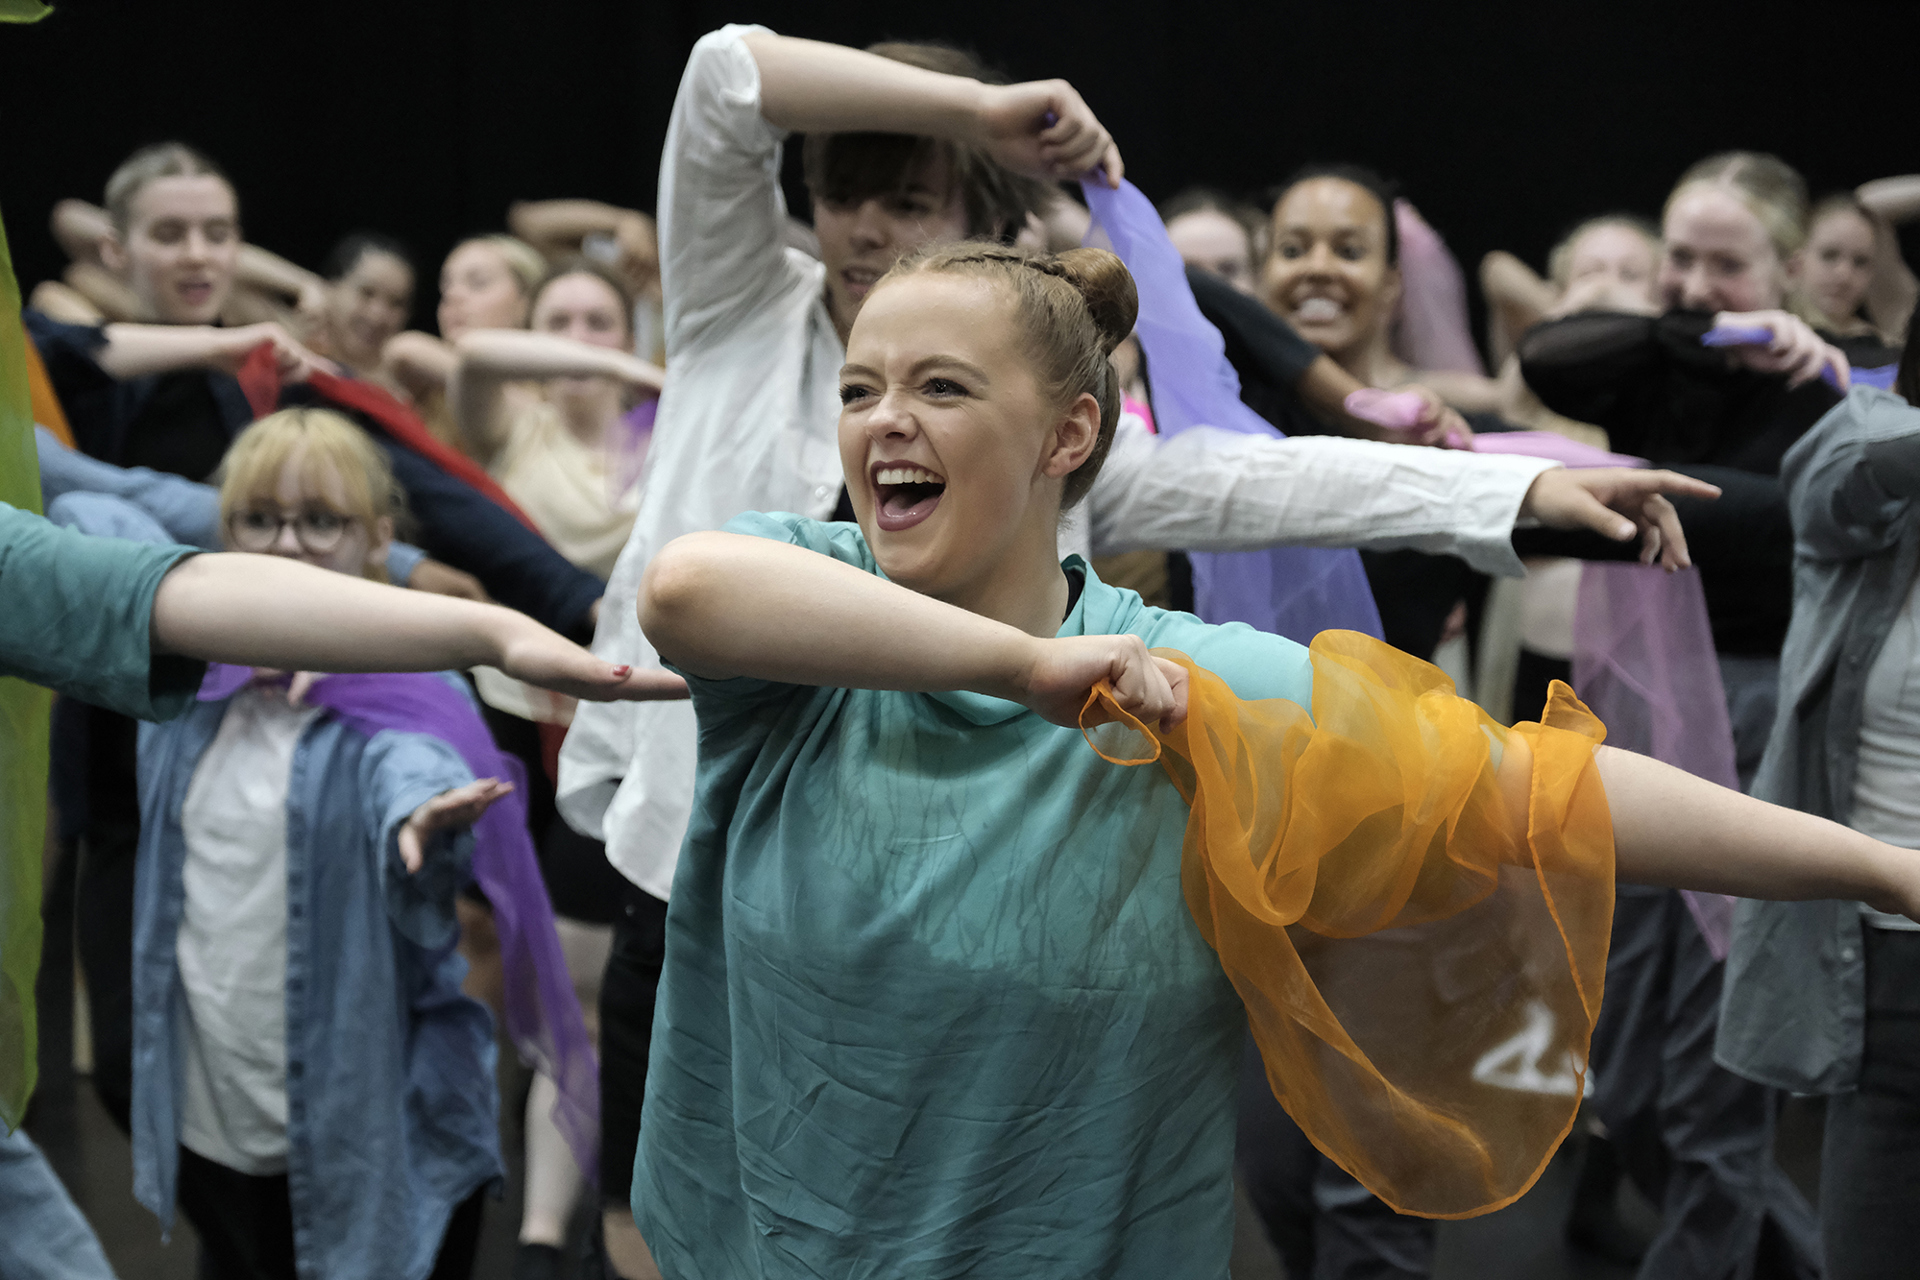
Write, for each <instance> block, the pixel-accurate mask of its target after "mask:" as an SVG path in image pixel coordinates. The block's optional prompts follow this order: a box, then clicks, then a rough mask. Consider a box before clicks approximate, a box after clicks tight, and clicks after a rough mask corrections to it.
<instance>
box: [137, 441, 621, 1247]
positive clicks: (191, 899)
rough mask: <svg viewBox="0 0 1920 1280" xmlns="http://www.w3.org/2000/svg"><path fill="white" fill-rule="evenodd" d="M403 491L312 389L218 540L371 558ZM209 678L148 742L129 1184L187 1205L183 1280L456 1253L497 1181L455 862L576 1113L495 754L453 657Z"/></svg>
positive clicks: (488, 1085)
mask: <svg viewBox="0 0 1920 1280" xmlns="http://www.w3.org/2000/svg"><path fill="white" fill-rule="evenodd" d="M401 510H402V495H401V493H400V490H399V486H398V485H397V484H396V483H395V481H394V478H393V472H392V471H391V469H390V468H389V467H388V466H387V465H386V460H385V457H384V455H383V454H382V453H381V451H380V450H379V449H378V448H376V447H375V446H374V445H373V444H372V443H371V442H370V441H369V440H368V438H367V436H366V434H365V433H364V432H363V431H361V430H360V429H359V428H358V427H356V426H354V425H353V424H352V423H351V422H349V421H348V420H347V419H345V418H344V417H342V416H340V415H339V414H336V413H333V412H331V411H328V410H318V409H290V410H284V411H282V412H279V413H276V414H272V415H270V416H268V417H266V418H264V419H262V420H261V421H259V422H257V423H255V424H254V425H253V426H251V427H249V428H248V429H247V430H246V431H245V432H243V433H242V434H241V436H240V438H239V439H238V440H236V441H235V443H234V447H233V449H232V450H231V451H230V452H229V454H228V456H227V460H226V463H225V466H224V468H223V480H222V485H221V519H222V527H223V529H224V531H225V538H226V542H227V545H228V546H229V547H230V548H231V549H234V550H240V551H249V552H255V553H261V554H266V555H275V556H283V557H287V558H290V559H296V560H301V561H304V562H306V563H308V564H312V565H315V566H318V567H321V568H325V569H331V570H334V571H336V572H340V573H347V574H353V575H355V576H359V577H365V578H370V579H373V580H376V581H378V580H380V579H381V578H383V577H384V576H385V568H384V565H385V555H386V550H387V544H388V543H389V542H390V541H391V539H392V536H393V526H394V519H395V516H396V514H397V513H399V512H400V511H401ZM199 699H200V700H199V702H198V704H197V705H196V706H195V707H194V708H193V709H192V710H190V711H189V712H188V713H187V714H186V715H184V716H182V717H181V718H179V719H177V720H173V721H170V722H168V723H166V724H164V725H160V726H157V727H155V728H152V729H149V730H147V731H146V732H145V733H143V735H142V739H141V807H142V810H143V816H144V818H145V821H144V822H143V827H142V834H141V851H140V858H139V863H138V879H137V884H136V889H135V927H134V988H135V1009H136V1013H135V1019H134V1061H135V1069H134V1086H133V1134H134V1163H135V1174H134V1177H135V1191H136V1194H137V1195H138V1196H139V1198H140V1200H141V1201H142V1203H144V1204H145V1205H146V1206H147V1207H148V1208H150V1209H152V1210H153V1211H154V1212H155V1213H156V1214H158V1215H159V1216H160V1218H161V1219H162V1221H163V1222H170V1221H171V1219H172V1216H173V1211H174V1208H175V1206H176V1204H177V1205H178V1206H179V1207H180V1208H181V1209H183V1210H184V1211H185V1212H186V1214H187V1216H188V1217H189V1219H191V1220H192V1221H193V1223H194V1226H195V1229H196V1232H197V1234H198V1235H199V1237H200V1240H201V1245H202V1249H203V1255H202V1267H201V1274H203V1275H208V1276H217V1277H222V1278H225V1277H254V1276H268V1275H283V1274H291V1273H292V1272H293V1271H295V1270H296V1269H298V1270H299V1271H302V1272H310V1273H313V1274H322V1275H356V1276H370V1277H394V1280H418V1277H421V1276H425V1275H427V1274H428V1273H431V1274H432V1275H433V1276H436V1277H458V1276H463V1275H466V1274H467V1273H468V1272H469V1271H470V1269H471V1266H472V1259H473V1253H474V1248H475V1244H476V1241H477V1237H478V1232H479V1227H480V1214H481V1199H482V1196H483V1195H484V1193H485V1192H486V1191H487V1190H488V1189H489V1188H490V1187H491V1186H492V1185H493V1184H494V1183H495V1182H496V1181H497V1180H498V1179H499V1178H500V1177H501V1176H502V1174H503V1170H502V1166H501V1163H500V1157H499V1149H498V1131H497V1123H498V1121H497V1112H498V1100H497V1098H496V1095H495V1087H494V1038H493V1027H492V1020H491V1019H490V1018H489V1016H488V1014H487V1012H486V1010H485V1008H484V1007H482V1006H481V1005H480V1004H478V1003H477V1002H475V1001H473V1000H471V999H468V998H467V997H465V996H463V995H462V994H461V992H460V985H461V980H462V977H463V976H464V973H465V968H466V966H465V963H464V961H463V960H462V959H461V958H460V957H459V955H458V954H457V952H456V951H455V947H454V943H455V939H456V937H457V932H458V931H457V927H456V923H455V915H454V898H455V895H456V893H457V891H458V890H459V888H460V886H461V885H462V884H463V883H464V882H465V881H466V880H467V879H468V878H469V877H470V876H478V877H479V878H480V880H481V881H482V883H483V884H485V885H486V887H487V888H488V890H489V891H490V892H491V893H492V894H494V895H495V896H501V895H502V893H503V886H504V885H505V884H506V882H507V880H509V879H513V880H515V884H514V888H515V893H514V896H513V899H512V900H513V903H514V907H515V911H516V915H517V917H518V923H517V931H516V932H515V934H514V936H513V937H512V938H511V939H509V938H508V937H506V936H505V935H506V934H507V930H506V929H504V928H503V930H502V933H503V939H502V949H503V951H505V952H507V953H509V969H510V970H516V969H517V974H516V976H517V977H519V978H520V979H522V982H519V983H513V982H510V984H509V986H510V989H516V988H517V989H518V990H519V991H521V992H525V993H528V994H529V995H530V997H531V999H530V1000H529V999H528V998H527V996H524V995H523V996H522V997H519V998H516V999H510V1000H509V1006H508V1016H507V1022H508V1030H509V1032H510V1034H512V1035H513V1037H514V1039H515V1041H516V1043H517V1044H518V1045H519V1046H520V1047H521V1049H522V1051H523V1053H530V1054H531V1055H533V1057H534V1058H535V1059H536V1060H538V1061H540V1062H541V1063H542V1065H543V1068H544V1069H545V1070H547V1071H548V1072H550V1073H554V1074H557V1075H559V1076H560V1077H561V1078H562V1079H563V1080H564V1081H566V1084H567V1086H568V1088H569V1090H570V1094H569V1096H570V1097H571V1098H572V1099H573V1101H574V1105H575V1107H576V1108H577V1109H578V1110H579V1112H580V1113H581V1123H580V1124H579V1125H578V1126H577V1128H579V1129H580V1130H581V1134H582V1137H583V1139H587V1140H590V1135H591V1131H592V1126H593V1123H594V1122H593V1120H592V1118H591V1114H592V1110H593V1100H594V1089H595V1085H594V1082H593V1068H592V1054H591V1050H590V1049H589V1048H588V1047H587V1046H586V1044H585V1035H584V1031H583V1030H582V1029H581V1026H580V1013H579V1010H578V1007H577V1006H574V1005H571V1003H570V1002H571V999H572V997H571V993H570V991H568V989H567V988H566V985H565V979H564V974H563V973H558V972H556V971H558V970H559V964H558V955H557V951H558V944H557V942H554V941H553V939H552V926H551V919H550V916H548V915H547V914H546V912H547V907H546V902H545V898H544V894H543V893H541V891H540V889H539V880H538V874H537V872H536V871H534V870H533V868H532V865H531V859H532V853H531V849H530V848H528V847H526V845H525V833H524V830H522V831H521V832H520V833H519V836H518V844H517V845H516V844H515V841H514V836H513V824H514V823H515V822H516V821H517V822H519V823H520V824H521V825H522V826H523V827H524V810H523V809H522V808H520V807H519V805H518V799H517V797H513V796H512V793H513V791H514V788H513V787H512V786H511V785H510V784H509V783H508V782H507V781H505V778H506V777H507V776H509V775H507V774H506V773H505V772H504V770H503V768H502V766H503V763H504V762H503V761H502V760H501V758H500V757H499V756H498V754H497V753H496V752H493V751H492V749H491V743H490V742H489V741H488V740H487V738H486V733H485V729H484V727H483V726H482V725H481V724H480V721H479V717H478V714H477V712H476V711H475V709H474V708H473V706H472V705H471V703H470V702H469V701H468V700H467V695H466V693H465V691H464V687H463V686H462V685H461V684H460V682H459V681H458V680H457V679H455V678H454V677H452V676H451V675H448V674H441V675H432V674H429V675H419V676H408V675H368V676H328V675H324V674H320V675H316V674H313V673H297V674H295V675H293V676H292V677H291V681H290V683H289V680H288V677H287V674H286V673H283V672H275V671H263V670H258V669H253V670H249V669H247V668H237V667H226V668H221V667H216V668H214V669H213V670H212V671H210V673H209V675H208V677H207V680H206V682H205V683H204V684H203V685H202V688H201V691H200V695H199ZM476 764H480V765H482V766H483V767H485V768H486V769H487V771H488V772H491V773H494V774H495V775H496V776H493V777H486V776H482V777H479V778H478V779H476V777H475V772H476V770H475V765H476ZM510 797H512V798H510ZM502 801H507V804H506V805H505V806H504V807H503V809H502V810H501V812H500V813H497V814H494V815H492V816H490V817H483V815H487V814H488V811H489V810H490V809H491V808H492V806H494V805H495V804H496V803H499V802H502ZM476 823H477V824H479V830H478V841H477V843H476V840H475V839H474V838H472V837H469V836H468V835H466V834H465V832H466V829H467V828H468V827H469V826H471V825H474V824H476ZM516 848H517V849H518V850H519V852H518V854H517V855H516V853H515V849H516ZM516 856H517V857H518V859H519V861H520V864H521V865H519V866H518V867H517V868H516V867H515V859H516ZM529 878H530V885H529ZM556 983H557V986H556V985H555V984H556ZM349 1047H350V1048H349Z"/></svg>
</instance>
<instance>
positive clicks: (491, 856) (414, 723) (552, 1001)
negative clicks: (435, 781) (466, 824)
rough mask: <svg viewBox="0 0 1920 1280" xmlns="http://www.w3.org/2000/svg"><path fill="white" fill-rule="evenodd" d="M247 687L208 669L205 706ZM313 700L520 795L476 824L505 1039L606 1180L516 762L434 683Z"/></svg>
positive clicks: (354, 681) (325, 687)
mask: <svg viewBox="0 0 1920 1280" xmlns="http://www.w3.org/2000/svg"><path fill="white" fill-rule="evenodd" d="M252 679H253V672H252V671H251V670H249V669H248V668H246V667H236V666H229V665H227V664H225V663H213V664H210V665H209V666H208V668H207V677H206V680H205V681H204V682H203V683H202V684H201V686H200V700H201V701H202V702H215V701H219V700H220V699H223V698H228V697H231V696H232V695H233V694H234V693H236V692H238V691H239V690H240V689H241V688H243V687H244V686H245V685H246V684H247V683H248V682H249V681H250V680H252ZM307 700H308V701H309V702H310V703H312V704H313V705H314V706H319V707H325V708H326V709H327V710H329V711H331V712H333V713H334V714H335V715H337V716H338V717H340V719H341V721H342V722H344V723H345V724H347V725H349V726H351V727H352V728H353V729H355V730H357V731H358V732H360V733H363V734H366V735H367V736H368V737H372V736H373V735H374V734H376V733H379V732H381V731H382V730H384V729H394V730H399V731H401V732H403V733H424V734H427V735H428V736H430V737H434V738H438V739H440V741H442V742H444V743H446V744H447V745H448V746H450V747H452V748H453V749H454V750H455V751H457V752H459V753H460V758H461V759H462V760H464V761H466V764H467V767H468V768H469V769H471V770H473V776H474V777H476V778H500V779H502V780H504V781H509V782H511V783H513V785H514V789H513V791H512V792H510V793H509V794H507V795H506V796H504V797H502V798H501V799H499V800H497V801H495V802H494V803H493V805H492V806H491V807H489V808H488V810H487V811H486V813H485V814H483V815H482V816H481V818H480V820H479V821H478V822H476V823H474V824H473V878H474V880H475V881H477V882H478V883H479V885H480V888H481V891H482V892H484V893H485V894H486V895H487V901H488V902H489V903H490V904H492V907H493V923H494V928H495V930H496V931H497V932H498V934H499V937H500V960H501V964H502V967H503V968H504V969H505V971H506V1024H507V1035H508V1038H510V1039H511V1040H512V1041H513V1046H514V1048H515V1049H516V1050H517V1051H518V1052H519V1054H520V1059H521V1061H523V1062H525V1063H527V1064H528V1065H529V1066H531V1067H533V1068H534V1069H535V1070H536V1071H538V1072H540V1073H541V1074H542V1075H544V1076H546V1077H547V1078H549V1079H550V1080H552V1081H553V1082H554V1083H555V1084H556V1085H557V1086H558V1087H559V1095H560V1096H559V1098H558V1099H557V1100H556V1101H555V1102H554V1106H553V1120H554V1123H555V1125H556V1126H558V1128H559V1130H560V1132H561V1134H562V1135H563V1136H564V1137H565V1138H566V1140H567V1145H568V1146H570V1147H571V1148H572V1149H573V1154H574V1158H575V1159H576V1160H578V1161H579V1162H580V1168H581V1169H582V1171H584V1172H585V1173H586V1175H587V1177H588V1178H589V1179H592V1178H593V1177H594V1176H595V1175H596V1173H597V1172H598V1169H599V1163H598V1154H597V1153H598V1150H599V1145H600V1068H599V1063H598V1061H597V1059H596V1057H595V1055H594V1051H593V1044H592V1042H591V1041H590V1040H588V1038H587V1027H586V1023H585V1021H584V1020H583V1019H582V1017H581V1015H580V1003H579V1001H578V1000H577V999H576V998H575V996H574V994H573V982H572V980H571V979H570V978H569V977H568V976H567V966H566V959H565V957H564V956H563V955H562V954H561V951H560V937H559V935H558V934H557V933H556V932H555V931H554V927H553V906H552V904H551V903H550V902H549V901H548V900H547V886H546V884H545V882H544V881H542V880H541V878H540V865H539V863H538V861H537V860H536V859H535V856H534V851H533V840H532V838H531V837H530V836H529V835H528V832H527V798H526V797H527V788H526V774H525V771H524V770H523V769H522V768H521V767H520V762H519V761H518V760H517V759H515V758H514V757H512V756H510V755H507V754H506V753H505V752H503V751H501V750H500V749H499V748H498V747H496V746H495V745H494V742H493V736H492V735H491V734H490V733H488V732H487V726H486V722H485V721H483V720H481V718H480V713H479V712H478V711H476V710H474V708H473V704H472V703H470V702H469V701H468V700H467V699H466V698H465V697H463V696H461V693H460V691H459V690H458V689H455V688H454V687H453V686H452V685H450V684H448V683H447V681H446V680H445V679H444V678H443V677H441V676H438V675H434V674H432V673H425V672H422V673H405V674H402V673H380V674H374V675H331V676H326V677H324V678H322V679H320V680H318V681H315V683H314V685H313V688H312V690H311V691H310V692H309V693H308V695H307Z"/></svg>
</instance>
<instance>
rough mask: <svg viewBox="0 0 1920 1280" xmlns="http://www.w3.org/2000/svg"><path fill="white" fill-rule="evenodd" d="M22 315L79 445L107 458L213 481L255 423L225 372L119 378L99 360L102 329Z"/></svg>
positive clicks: (118, 463)
mask: <svg viewBox="0 0 1920 1280" xmlns="http://www.w3.org/2000/svg"><path fill="white" fill-rule="evenodd" d="M21 319H22V321H23V322H24V323H25V325H26V329H27V335H28V336H29V337H30V338H32V340H33V345H34V346H35V347H36V348H37V349H38V350H39V352H40V359H41V360H42V361H44V362H45V364H46V366H47V380H48V381H49V382H50V383H52V385H53V391H54V394H55V395H57V396H59V397H60V408H61V409H62V410H63V411H64V412H65V413H66V415H67V425H68V426H70V427H72V428H73V439H74V443H75V444H77V445H79V446H80V451H81V452H82V453H85V454H87V455H89V456H91V457H95V458H99V459H100V460H101V461H102V462H111V463H113V464H114V465H115V466H121V467H152V468H153V469H154V470H155V471H165V472H167V473H168V474H169V475H176V476H185V477H186V478H187V479H189V480H205V479H206V478H207V477H208V476H210V475H212V474H213V472H214V469H215V468H216V467H218V466H219V465H220V459H221V458H222V457H224V456H225V455H226V452H227V446H228V445H229V444H231V443H232V442H233V437H234V436H235V435H237V434H238V433H239V431H240V428H241V427H244V426H246V425H247V423H249V422H251V421H252V420H253V412H252V410H251V409H249V408H248V407H247V398H246V396H245V395H244V394H243V393H242V392H241V390H240V384H239V383H237V382H235V381H234V380H233V379H232V378H229V377H227V376H226V375H225V374H222V373H215V372H213V371H211V370H206V369H182V370H180V371H178V372H175V373H161V374H149V375H147V376H145V377H140V378H116V377H114V376H113V375H112V374H110V373H108V372H107V371H106V370H104V369H102V368H101V367H100V366H99V365H98V364H96V363H94V353H95V352H97V351H98V350H99V349H100V348H101V347H103V346H105V345H106V342H107V337H106V334H105V332H104V331H103V329H102V327H101V326H97V325H84V324H61V323H60V322H59V321H57V320H49V319H48V318H47V317H46V316H43V315H41V314H40V313H39V312H38V311H33V310H28V311H25V312H23V313H22V314H21Z"/></svg>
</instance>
